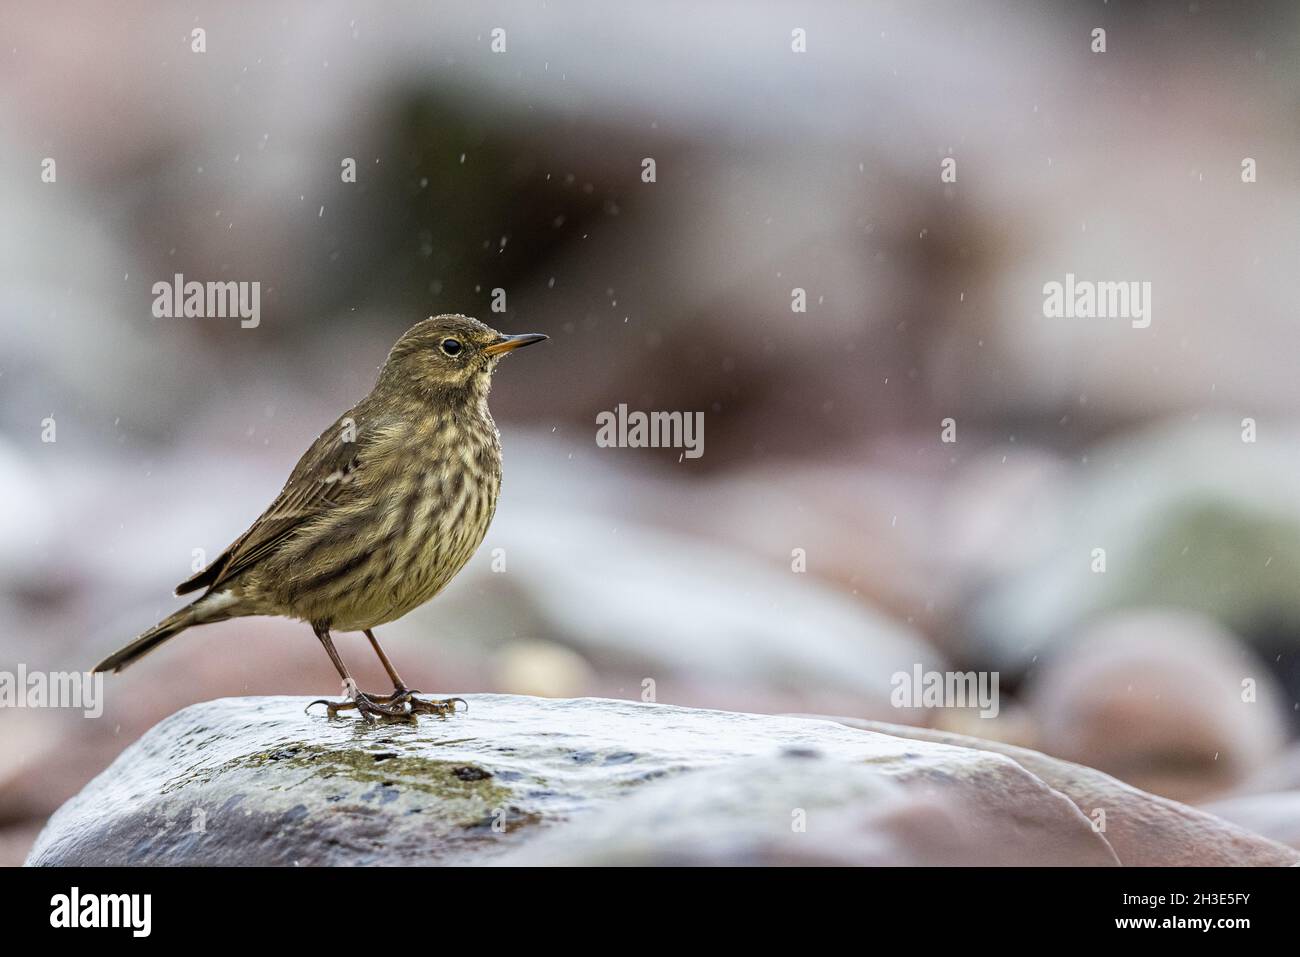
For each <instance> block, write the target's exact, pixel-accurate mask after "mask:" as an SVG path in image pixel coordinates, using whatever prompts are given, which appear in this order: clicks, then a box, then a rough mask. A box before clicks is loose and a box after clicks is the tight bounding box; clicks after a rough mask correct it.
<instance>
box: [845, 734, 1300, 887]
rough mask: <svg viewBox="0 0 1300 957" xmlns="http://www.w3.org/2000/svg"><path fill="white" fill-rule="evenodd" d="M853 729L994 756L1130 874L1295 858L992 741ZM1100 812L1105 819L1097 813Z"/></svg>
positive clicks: (1190, 810) (1253, 837)
mask: <svg viewBox="0 0 1300 957" xmlns="http://www.w3.org/2000/svg"><path fill="white" fill-rule="evenodd" d="M836 720H839V721H842V722H843V723H845V724H847V725H850V726H851V727H855V728H862V729H864V730H869V731H877V732H880V733H883V734H891V735H894V736H896V737H900V738H911V739H914V740H917V741H927V742H935V743H940V744H946V745H951V746H954V747H959V748H971V749H974V750H978V751H986V752H992V753H996V754H1001V755H1004V756H1006V757H1007V758H1010V759H1011V760H1013V761H1014V762H1015V763H1016V764H1017V765H1019V766H1020V767H1021V768H1023V769H1025V771H1026V772H1028V773H1030V774H1033V775H1034V776H1035V777H1036V778H1037V779H1038V780H1040V781H1041V782H1042V783H1043V784H1044V785H1045V786H1046V787H1048V788H1050V789H1051V790H1052V791H1053V792H1054V793H1059V794H1061V795H1063V796H1065V797H1066V798H1068V799H1069V800H1070V801H1071V802H1072V803H1073V804H1074V805H1075V806H1076V807H1077V808H1078V809H1079V812H1080V813H1081V814H1082V815H1084V816H1085V818H1086V819H1087V820H1088V821H1089V822H1094V823H1095V824H1096V826H1098V827H1100V826H1101V822H1102V821H1103V820H1104V822H1105V823H1104V826H1105V830H1104V831H1103V832H1101V833H1103V834H1104V836H1105V839H1106V842H1107V843H1108V844H1109V845H1110V847H1111V848H1112V850H1113V851H1114V853H1115V856H1116V858H1117V859H1118V860H1119V862H1120V863H1121V864H1124V865H1126V866H1136V867H1182V866H1193V867H1235V866H1247V865H1249V866H1289V865H1294V864H1297V863H1300V852H1296V851H1294V850H1292V849H1290V848H1288V847H1285V846H1283V845H1282V844H1281V843H1277V842H1275V841H1273V840H1269V839H1268V837H1266V836H1261V835H1259V834H1256V833H1253V832H1251V831H1250V830H1247V829H1244V828H1243V827H1240V826H1238V825H1237V824H1234V823H1232V822H1230V821H1228V820H1224V819H1222V818H1219V817H1216V816H1214V815H1212V814H1209V813H1206V811H1204V810H1199V809H1197V808H1194V807H1190V806H1188V805H1186V804H1181V803H1179V802H1177V801H1172V800H1169V799H1168V798H1164V797H1160V796H1159V795H1156V794H1148V793H1146V792H1144V791H1140V790H1138V789H1137V788H1134V787H1131V786H1130V785H1128V784H1125V783H1124V782H1123V781H1119V780H1116V779H1115V778H1113V777H1111V776H1110V775H1108V774H1105V773H1103V772H1101V771H1097V770H1095V769H1093V768H1088V767H1083V766H1082V765H1078V764H1073V763H1071V762H1069V761H1061V760H1058V759H1056V758H1053V757H1050V756H1048V755H1045V754H1041V753H1039V752H1037V751H1031V750H1029V749H1027V748H1019V747H1015V746H1014V745H1009V744H1001V743H999V742H995V741H983V740H980V739H978V738H968V737H963V736H961V735H955V734H947V733H944V732H942V731H933V730H929V729H926V728H912V727H906V726H902V725H887V724H882V723H880V722H877V721H860V720H856V719H852V718H837V719H836ZM1099 812H1104V817H1103V815H1102V814H1101V813H1099Z"/></svg>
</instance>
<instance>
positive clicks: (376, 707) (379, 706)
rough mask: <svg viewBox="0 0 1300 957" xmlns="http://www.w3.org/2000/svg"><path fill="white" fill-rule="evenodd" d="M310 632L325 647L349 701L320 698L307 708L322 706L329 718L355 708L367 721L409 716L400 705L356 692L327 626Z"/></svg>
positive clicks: (314, 627)
mask: <svg viewBox="0 0 1300 957" xmlns="http://www.w3.org/2000/svg"><path fill="white" fill-rule="evenodd" d="M312 631H314V632H316V637H317V638H319V639H320V643H321V644H322V645H324V646H325V653H326V654H327V655H329V656H330V661H332V662H334V668H335V670H337V671H338V673H339V677H340V678H342V679H343V686H344V687H345V688H347V689H348V697H349V699H350V700H347V701H339V702H334V701H326V700H325V699H323V698H322V699H321V700H319V701H313V702H312V703H311V704H310V705H308V706H307V707H309V708H310V707H311V706H312V705H316V704H323V705H324V706H325V710H326V712H327V713H328V714H329V716H330V717H331V718H334V717H337V716H338V713H339V712H340V711H348V710H350V709H352V708H356V709H357V714H359V715H361V717H363V718H365V719H366V720H367V721H369V720H371V718H372V717H374V716H377V715H379V716H384V717H389V718H404V717H407V716H408V715H409V714H410V712H408V711H407V710H406V708H404V707H403V706H402V705H401V704H396V705H394V704H392V703H389V702H386V701H381V700H377V699H375V698H372V697H370V696H369V695H367V694H366V693H365V692H363V691H360V690H358V688H357V683H356V682H355V681H354V680H353V679H352V675H350V674H348V668H347V665H345V664H343V659H342V658H340V657H339V653H338V651H337V650H336V649H335V647H334V639H332V638H331V637H330V631H329V628H328V626H326V625H323V624H313V625H312Z"/></svg>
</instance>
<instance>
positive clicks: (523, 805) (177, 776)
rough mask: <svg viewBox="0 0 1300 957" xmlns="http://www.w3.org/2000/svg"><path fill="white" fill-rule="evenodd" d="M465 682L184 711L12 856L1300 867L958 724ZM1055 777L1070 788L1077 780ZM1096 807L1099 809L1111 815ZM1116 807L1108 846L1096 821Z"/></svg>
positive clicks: (1168, 805) (1255, 841)
mask: <svg viewBox="0 0 1300 957" xmlns="http://www.w3.org/2000/svg"><path fill="white" fill-rule="evenodd" d="M466 697H467V698H468V701H469V705H470V710H469V712H468V713H464V714H458V715H456V716H455V717H452V718H448V719H438V718H432V717H421V718H420V719H419V721H418V723H384V724H377V725H372V726H366V725H364V724H362V723H360V722H357V721H355V720H342V719H336V720H333V721H331V720H329V719H327V718H325V717H324V716H323V715H320V714H308V713H304V710H303V709H304V706H305V705H306V704H307V703H308V701H309V700H310V699H307V698H296V697H264V698H224V699H219V700H216V701H211V702H207V703H205V704H199V705H194V706H192V707H189V708H186V709H184V710H183V711H180V712H178V713H177V714H175V715H173V716H172V717H170V718H168V719H167V720H165V721H163V722H162V723H160V724H159V725H157V726H156V727H154V728H153V729H152V730H151V731H149V732H148V733H147V734H146V735H144V737H143V738H141V739H140V740H139V741H137V742H136V743H135V744H134V745H132V746H131V747H130V748H128V749H127V750H126V751H125V752H124V753H123V754H122V755H121V756H120V757H119V758H118V760H117V761H116V762H114V764H113V765H112V766H110V767H109V768H108V769H107V770H106V771H105V772H104V773H103V774H101V775H100V776H99V777H97V778H96V779H95V780H93V781H92V782H91V783H90V784H89V785H87V786H86V788H85V789H84V790H83V791H82V792H81V793H80V794H79V795H77V796H76V797H75V798H73V799H72V800H71V801H69V802H68V803H67V804H65V805H64V806H63V807H62V808H61V809H60V810H59V811H58V812H57V813H56V814H55V815H54V816H53V817H52V818H51V820H50V822H49V824H48V825H47V827H46V828H45V830H44V831H43V832H42V833H41V835H40V837H39V838H38V839H37V841H36V845H35V847H34V848H33V850H32V852H31V855H30V857H29V858H28V863H30V864H38V865H73V864H85V865H95V864H109V865H115V864H135V865H156V864H202V865H249V864H273V865H322V864H338V865H343V864H348V865H356V864H444V863H502V864H509V863H519V864H551V863H563V864H598V863H620V864H624V863H626V864H637V863H742V864H743V863H841V864H976V863H995V864H1062V865H1115V864H1127V863H1151V864H1156V863H1223V864H1292V863H1296V862H1298V861H1300V853H1297V852H1296V851H1294V850H1292V849H1290V848H1286V847H1283V846H1281V845H1279V844H1275V843H1273V842H1271V841H1268V840H1266V839H1264V838H1262V837H1259V836H1256V835H1254V834H1251V833H1249V832H1247V831H1244V830H1242V829H1240V828H1238V827H1236V826H1234V825H1231V824H1229V823H1227V822H1225V821H1221V820H1219V819H1217V818H1215V817H1212V816H1210V815H1208V814H1204V813H1202V812H1198V811H1194V810H1193V809H1190V808H1185V807H1183V806H1182V805H1177V804H1176V803H1175V802H1171V801H1166V800H1164V799H1160V798H1155V797H1152V796H1151V795H1148V794H1145V793H1144V792H1141V791H1137V790H1135V789H1133V788H1130V787H1127V786H1125V785H1122V784H1119V782H1115V781H1114V780H1113V779H1111V778H1108V777H1107V776H1106V775H1104V774H1101V773H1100V772H1093V771H1089V770H1088V769H1083V768H1078V767H1077V766H1074V765H1069V764H1066V763H1065V762H1060V761H1056V760H1054V759H1052V758H1048V757H1045V756H1043V755H1039V754H1037V753H1035V752H1028V751H1023V750H1021V749H1013V748H1008V747H1007V746H994V745H989V746H988V747H989V748H990V749H985V747H983V745H982V742H979V741H976V740H975V739H969V738H957V737H956V736H946V737H945V736H937V735H935V734H934V733H933V732H930V733H927V732H913V731H910V730H909V729H904V728H897V727H895V726H891V725H870V726H866V727H852V726H850V725H849V724H847V723H842V722H838V721H835V720H832V719H824V718H818V717H794V716H774V715H756V714H740V713H731V712H721V711H705V710H695V709H687V708H679V707H673V706H668V705H653V704H642V703H637V702H630V701H617V700H608V699H593V698H586V699H543V698H528V697H519V696H507V695H470V696H466ZM905 734H910V735H912V736H911V737H906V736H904V735H905ZM927 734H928V735H929V737H930V739H929V740H926V739H924V738H925V736H926V735H927ZM994 747H997V748H1000V749H1001V753H998V751H995V750H991V748H994ZM1070 781H1087V782H1088V787H1089V788H1090V789H1091V796H1089V797H1088V798H1087V800H1085V799H1082V794H1083V791H1084V790H1085V789H1084V788H1083V787H1082V786H1080V787H1076V788H1074V789H1073V791H1072V788H1071V786H1068V782H1070ZM1074 792H1078V793H1074ZM1089 801H1093V802H1098V803H1100V804H1101V805H1102V806H1104V807H1106V808H1107V818H1108V821H1109V823H1108V826H1107V828H1106V829H1105V830H1101V829H1098V828H1097V827H1095V826H1094V819H1093V817H1092V816H1090V814H1089V813H1088V807H1089V806H1090V804H1089ZM1171 821H1172V822H1175V823H1174V824H1170V822H1171ZM1135 822H1141V823H1140V825H1136V826H1135ZM1153 822H1155V823H1157V824H1160V825H1161V826H1156V827H1153V826H1152V823H1153ZM1117 824H1119V825H1120V833H1122V834H1123V835H1124V839H1123V840H1121V841H1113V840H1111V839H1110V837H1109V836H1108V835H1109V834H1113V833H1116V832H1115V830H1114V829H1115V827H1116V825H1117ZM1144 828H1145V830H1146V831H1147V832H1148V833H1149V835H1150V836H1149V837H1148V838H1146V839H1145V843H1143V841H1144V839H1143V838H1142V837H1141V833H1142V831H1143V829H1144ZM1201 849H1204V851H1203V853H1202V851H1201ZM1202 858H1203V859H1202Z"/></svg>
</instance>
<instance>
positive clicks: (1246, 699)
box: [1024, 610, 1287, 800]
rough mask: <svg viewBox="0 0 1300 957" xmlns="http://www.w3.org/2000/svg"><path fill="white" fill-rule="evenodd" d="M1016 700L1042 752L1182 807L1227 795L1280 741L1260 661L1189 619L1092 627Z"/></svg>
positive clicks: (1142, 618) (1278, 699)
mask: <svg viewBox="0 0 1300 957" xmlns="http://www.w3.org/2000/svg"><path fill="white" fill-rule="evenodd" d="M1024 700H1025V703H1026V705H1027V706H1028V708H1029V710H1030V711H1031V713H1032V714H1033V717H1034V719H1035V722H1036V725H1037V734H1038V737H1037V741H1036V747H1038V748H1039V749H1041V750H1042V751H1045V752H1047V753H1049V754H1054V755H1056V756H1057V757H1061V758H1065V759H1066V760H1069V761H1075V762H1077V763H1079V764H1084V765H1087V766H1089V767H1094V768H1099V769H1101V770H1103V771H1106V772H1107V773H1109V774H1113V775H1115V776H1116V777H1118V778H1121V779H1123V780H1125V781H1128V782H1130V783H1132V784H1135V785H1137V786H1139V787H1142V788H1144V789H1145V790H1149V791H1154V792H1156V793H1160V794H1165V795H1168V796H1171V797H1176V798H1179V799H1181V800H1198V799H1200V798H1203V797H1205V796H1207V795H1209V794H1212V793H1215V792H1222V791H1226V790H1228V789H1230V788H1231V787H1233V786H1234V785H1236V784H1238V783H1239V782H1241V781H1243V780H1244V779H1245V778H1246V777H1247V776H1248V775H1249V774H1251V773H1253V772H1256V771H1258V770H1259V769H1260V768H1262V767H1264V766H1265V765H1266V764H1267V763H1268V762H1269V761H1271V760H1272V759H1273V758H1274V757H1275V756H1276V755H1277V754H1278V753H1279V752H1280V751H1281V749H1282V747H1283V746H1284V744H1285V742H1286V736H1287V730H1286V722H1285V713H1284V710H1283V694H1282V691H1281V689H1279V688H1278V686H1277V684H1276V683H1275V681H1274V680H1273V679H1272V677H1271V676H1270V674H1269V672H1268V669H1267V667H1266V666H1265V665H1264V663H1263V662H1261V661H1259V660H1258V659H1257V658H1255V657H1254V656H1253V655H1252V654H1251V653H1250V652H1249V651H1248V650H1246V649H1245V648H1243V646H1242V645H1241V644H1240V643H1239V642H1237V641H1236V640H1235V639H1234V637H1233V636H1232V635H1230V634H1228V633H1227V632H1225V631H1224V630H1223V629H1221V628H1219V627H1218V626H1217V625H1215V624H1214V623H1213V622H1211V621H1209V620H1208V619H1206V618H1203V617H1200V616H1197V615H1194V614H1192V613H1189V612H1177V611H1164V610H1144V611H1135V612H1124V613H1118V614H1115V615H1113V616H1110V617H1108V618H1105V619H1103V620H1101V621H1099V622H1097V623H1096V624H1095V625H1093V626H1092V627H1090V628H1089V629H1088V630H1087V631H1086V632H1085V633H1084V634H1083V635H1081V636H1080V637H1079V638H1077V639H1076V640H1074V641H1071V642H1067V643H1063V644H1062V645H1060V646H1059V647H1058V649H1057V651H1056V653H1055V654H1053V655H1052V656H1051V657H1049V658H1047V659H1046V660H1045V661H1043V662H1042V663H1041V664H1040V665H1039V667H1038V668H1037V669H1035V670H1034V671H1031V673H1030V675H1029V678H1028V680H1027V681H1026V685H1025V689H1024Z"/></svg>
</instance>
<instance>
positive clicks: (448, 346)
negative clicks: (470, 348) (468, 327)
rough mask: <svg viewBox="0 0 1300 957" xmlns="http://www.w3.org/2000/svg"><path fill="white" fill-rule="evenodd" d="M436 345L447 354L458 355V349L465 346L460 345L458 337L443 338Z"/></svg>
mask: <svg viewBox="0 0 1300 957" xmlns="http://www.w3.org/2000/svg"><path fill="white" fill-rule="evenodd" d="M438 345H439V348H441V349H442V351H443V352H445V353H446V354H447V355H449V356H458V355H460V351H461V350H462V349H464V348H465V347H464V346H463V345H461V343H460V340H459V339H443V340H442V342H440V343H438Z"/></svg>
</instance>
